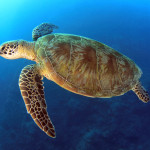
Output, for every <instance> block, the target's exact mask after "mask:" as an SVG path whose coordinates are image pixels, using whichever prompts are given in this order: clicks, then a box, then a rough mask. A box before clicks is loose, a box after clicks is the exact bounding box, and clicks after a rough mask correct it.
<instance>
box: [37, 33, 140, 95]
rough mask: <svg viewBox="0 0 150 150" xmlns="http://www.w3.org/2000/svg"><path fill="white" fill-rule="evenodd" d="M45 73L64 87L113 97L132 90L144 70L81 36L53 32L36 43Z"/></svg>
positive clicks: (38, 56) (119, 54) (84, 93)
mask: <svg viewBox="0 0 150 150" xmlns="http://www.w3.org/2000/svg"><path fill="white" fill-rule="evenodd" d="M35 50H36V53H37V58H38V62H39V64H40V66H41V74H43V75H44V76H45V77H47V78H48V79H50V80H53V81H54V82H56V83H57V84H58V85H60V86H61V87H63V88H65V89H67V90H69V91H72V92H74V93H77V94H81V95H85V96H90V97H112V96H117V95H122V94H124V93H125V92H127V91H129V90H131V89H132V87H133V86H134V85H135V84H136V83H137V82H138V80H139V78H140V77H141V73H142V72H141V70H140V69H139V67H138V66H137V65H136V64H135V63H134V62H133V61H132V60H131V59H129V58H128V57H126V56H124V55H122V54H121V53H119V52H117V51H115V50H113V49H112V48H110V47H108V46H106V45H104V44H102V43H100V42H97V41H94V40H91V39H88V38H85V37H81V36H75V35H69V34H50V35H46V36H43V37H41V38H39V39H38V40H37V42H36V45H35Z"/></svg>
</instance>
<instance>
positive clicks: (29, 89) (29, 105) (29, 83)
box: [19, 64, 55, 138]
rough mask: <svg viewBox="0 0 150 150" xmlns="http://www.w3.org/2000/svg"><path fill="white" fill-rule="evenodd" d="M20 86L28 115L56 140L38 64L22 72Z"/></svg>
mask: <svg viewBox="0 0 150 150" xmlns="http://www.w3.org/2000/svg"><path fill="white" fill-rule="evenodd" d="M19 86H20V91H21V94H22V97H23V99H24V102H25V105H26V109H27V111H28V113H30V115H31V116H32V118H33V120H34V121H35V123H36V124H37V125H38V126H39V127H40V128H41V129H42V130H43V131H44V132H45V133H46V134H47V135H49V136H51V137H53V138H54V137H55V129H54V126H53V124H52V122H51V120H50V118H49V116H48V113H47V109H46V102H45V98H44V87H43V83H42V76H40V75H39V74H38V69H37V65H36V64H35V65H28V66H26V67H25V68H24V69H23V70H22V72H21V74H20V78H19Z"/></svg>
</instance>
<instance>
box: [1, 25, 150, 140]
mask: <svg viewBox="0 0 150 150" xmlns="http://www.w3.org/2000/svg"><path fill="white" fill-rule="evenodd" d="M53 28H55V26H53V27H52V26H51V25H49V24H48V23H44V24H42V25H39V26H38V27H36V28H35V29H34V30H33V32H32V33H33V35H32V37H33V40H35V41H33V42H28V41H25V40H16V41H9V42H6V43H4V44H2V45H1V46H0V56H2V57H4V58H7V59H17V58H26V59H29V60H34V61H35V62H36V64H32V65H28V66H26V67H25V68H23V70H22V72H21V74H20V78H19V86H20V91H21V94H22V97H23V99H24V102H25V105H26V109H27V112H28V113H29V114H30V115H31V116H32V118H33V120H34V121H35V123H36V124H37V125H38V126H39V127H40V128H41V129H42V130H43V131H44V132H45V133H46V134H47V135H49V136H51V137H53V138H54V137H55V136H56V134H55V129H54V126H53V124H52V122H51V120H50V118H49V116H48V113H47V107H46V102H45V98H44V88H43V82H42V79H43V77H46V78H47V79H49V80H51V81H53V82H55V83H57V84H58V85H60V86H61V87H63V88H64V89H67V90H69V91H71V92H74V93H77V94H80V95H84V96H88V97H103V98H105V97H107V98H108V97H113V96H119V95H123V94H124V93H126V92H128V91H129V90H132V91H134V92H135V94H136V95H137V96H138V97H139V99H140V100H142V101H143V102H145V103H146V102H148V101H149V100H150V98H149V96H148V93H147V92H146V90H145V89H144V88H143V87H142V86H141V84H140V81H139V79H140V77H141V74H142V71H141V69H140V68H139V67H138V66H137V65H136V64H135V63H134V62H133V61H132V60H131V59H129V58H128V57H126V56H124V55H123V54H121V53H119V52H118V51H115V50H114V49H112V48H110V47H108V46H107V45H105V44H103V43H100V42H97V41H95V40H92V39H89V38H85V37H82V36H77V35H72V34H62V33H55V34H49V33H51V32H52V30H53ZM45 34H46V35H45ZM37 35H38V36H37Z"/></svg>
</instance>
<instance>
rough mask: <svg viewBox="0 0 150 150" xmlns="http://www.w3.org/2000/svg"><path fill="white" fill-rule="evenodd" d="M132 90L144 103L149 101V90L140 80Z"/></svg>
mask: <svg viewBox="0 0 150 150" xmlns="http://www.w3.org/2000/svg"><path fill="white" fill-rule="evenodd" d="M132 90H133V91H134V92H135V94H136V95H137V96H138V98H139V99H140V100H141V101H143V102H144V103H147V102H148V101H149V100H150V97H149V95H148V92H147V91H146V90H145V88H144V87H143V86H142V85H141V83H140V82H138V83H137V84H136V85H135V86H134V87H133V88H132Z"/></svg>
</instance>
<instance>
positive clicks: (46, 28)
mask: <svg viewBox="0 0 150 150" xmlns="http://www.w3.org/2000/svg"><path fill="white" fill-rule="evenodd" d="M54 29H58V26H56V25H54V24H51V23H42V24H40V25H38V26H37V27H35V28H34V29H33V31H32V39H33V41H36V40H37V39H38V38H39V37H41V36H44V35H47V34H51V33H52V32H53V30H54Z"/></svg>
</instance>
